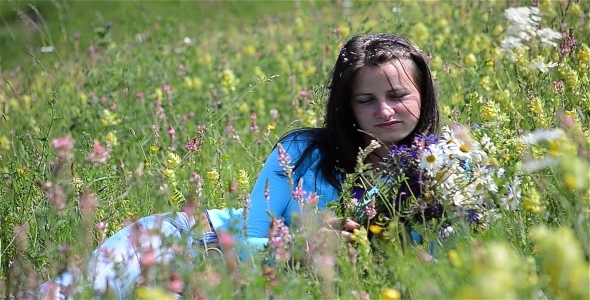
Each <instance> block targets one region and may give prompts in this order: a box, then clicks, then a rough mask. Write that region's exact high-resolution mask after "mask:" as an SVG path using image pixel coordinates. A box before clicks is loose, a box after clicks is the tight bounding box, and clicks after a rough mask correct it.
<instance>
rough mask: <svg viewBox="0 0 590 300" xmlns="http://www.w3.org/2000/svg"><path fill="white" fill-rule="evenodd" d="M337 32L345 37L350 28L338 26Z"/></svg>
mask: <svg viewBox="0 0 590 300" xmlns="http://www.w3.org/2000/svg"><path fill="white" fill-rule="evenodd" d="M338 31H340V34H341V35H342V36H344V37H347V36H348V35H349V34H350V28H348V26H346V25H342V26H340V27H339V28H338Z"/></svg>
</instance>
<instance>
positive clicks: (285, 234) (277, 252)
mask: <svg viewBox="0 0 590 300" xmlns="http://www.w3.org/2000/svg"><path fill="white" fill-rule="evenodd" d="M292 241H293V238H292V236H291V234H290V233H289V227H287V226H286V225H285V223H283V220H281V219H274V220H273V222H272V231H271V235H270V239H269V241H268V242H269V245H270V246H271V248H272V250H274V256H275V259H276V260H282V261H286V260H289V259H290V258H291V253H290V252H289V248H290V245H291V242H292Z"/></svg>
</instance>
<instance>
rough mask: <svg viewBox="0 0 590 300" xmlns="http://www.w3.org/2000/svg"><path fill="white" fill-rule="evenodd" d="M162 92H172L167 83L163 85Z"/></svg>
mask: <svg viewBox="0 0 590 300" xmlns="http://www.w3.org/2000/svg"><path fill="white" fill-rule="evenodd" d="M164 92H166V94H168V95H170V94H172V88H171V87H170V85H169V84H165V85H164Z"/></svg>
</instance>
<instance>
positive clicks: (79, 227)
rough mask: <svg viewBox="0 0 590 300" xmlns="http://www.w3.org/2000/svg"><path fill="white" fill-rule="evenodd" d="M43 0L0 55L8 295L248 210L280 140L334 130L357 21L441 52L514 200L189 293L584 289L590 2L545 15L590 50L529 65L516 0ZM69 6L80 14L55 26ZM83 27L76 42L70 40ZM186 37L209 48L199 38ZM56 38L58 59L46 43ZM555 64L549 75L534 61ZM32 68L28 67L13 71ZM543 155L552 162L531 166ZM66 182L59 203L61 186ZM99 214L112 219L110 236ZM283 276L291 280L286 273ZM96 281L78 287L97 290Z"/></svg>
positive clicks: (457, 111) (442, 78)
mask: <svg viewBox="0 0 590 300" xmlns="http://www.w3.org/2000/svg"><path fill="white" fill-rule="evenodd" d="M47 3H48V2H43V3H42V4H43V11H42V13H43V15H44V18H46V20H51V22H49V21H48V22H47V23H45V24H46V26H47V29H46V28H45V25H41V27H40V28H39V29H35V28H33V29H30V30H29V31H30V34H29V35H26V34H24V32H25V31H24V30H25V29H24V28H23V27H22V24H20V22H21V21H20V20H19V19H15V18H14V15H12V16H11V15H10V14H9V13H6V10H5V8H6V7H7V6H6V5H7V2H2V3H1V4H2V6H1V8H2V12H1V13H2V16H3V18H4V20H5V23H6V24H9V26H8V27H2V28H3V29H2V34H3V36H4V39H3V40H2V41H3V43H2V49H0V50H2V54H1V55H2V57H3V59H2V63H3V69H2V72H1V74H2V76H3V80H2V81H0V175H1V177H0V218H1V219H0V224H1V225H0V297H3V296H5V295H2V294H3V293H5V292H6V291H8V292H15V293H16V292H19V291H24V290H29V289H35V288H36V287H37V286H38V284H39V283H40V282H43V281H45V280H48V279H50V278H53V277H54V276H55V274H56V273H57V272H58V271H59V270H60V269H61V268H63V267H65V266H76V267H80V268H85V266H86V265H85V261H84V259H85V258H87V257H88V256H89V255H90V253H91V251H92V250H94V249H95V248H96V247H97V245H99V244H100V241H102V239H103V238H104V237H107V236H109V235H111V234H113V233H114V232H116V231H117V230H118V229H120V228H122V227H123V226H125V224H127V223H128V222H132V221H134V220H137V219H138V218H141V217H143V216H147V215H150V214H154V213H159V212H165V211H175V210H179V209H180V208H181V207H183V205H184V204H186V201H187V199H189V197H191V196H192V197H195V199H197V201H198V204H199V205H200V207H199V209H203V208H217V207H222V206H228V207H240V206H242V205H243V202H244V201H243V199H244V193H247V192H248V191H249V190H250V189H251V187H252V185H253V184H254V181H255V178H256V174H257V173H258V172H259V171H260V168H261V165H262V163H263V162H264V160H265V159H266V157H267V155H268V153H269V152H270V149H271V148H272V146H273V145H274V143H275V142H276V141H277V140H278V139H279V137H280V136H282V135H283V134H284V133H285V132H287V131H289V130H291V129H293V128H297V127H303V126H320V125H321V123H322V119H321V117H322V111H323V109H324V105H325V95H326V89H325V88H326V87H325V85H324V84H325V83H326V79H327V77H328V76H329V73H330V69H331V68H332V65H333V62H334V59H335V58H336V55H338V53H339V49H340V45H341V44H342V43H343V42H344V41H345V40H346V39H347V38H348V37H350V36H351V35H354V34H357V33H364V32H394V33H397V34H400V35H405V36H408V37H409V38H410V39H411V40H412V41H414V42H415V43H416V45H417V46H418V47H419V48H421V49H422V50H423V51H424V52H425V53H426V54H427V55H428V56H429V57H430V59H431V61H430V65H431V69H432V72H433V75H434V77H435V79H436V83H437V86H438V89H439V91H440V93H439V94H440V97H439V99H440V107H441V114H442V116H443V119H444V123H445V124H452V122H458V123H460V124H463V125H465V126H466V127H469V128H473V129H472V130H471V133H472V134H473V136H474V137H475V138H481V136H482V135H483V134H486V135H487V136H489V137H490V139H491V143H492V144H493V145H494V146H495V148H496V149H495V150H493V148H494V147H489V149H486V150H488V151H490V152H491V156H492V157H493V162H494V163H495V164H497V166H499V167H502V168H504V169H505V170H506V173H505V175H504V176H503V177H501V178H497V184H498V185H499V186H500V190H499V191H498V193H496V194H494V195H492V196H491V197H492V198H493V200H495V201H498V202H500V203H501V199H500V198H501V196H502V195H504V194H505V193H506V192H507V191H508V190H509V189H508V185H509V184H510V185H512V188H514V189H513V190H514V191H516V192H520V193H517V194H516V196H515V198H514V199H515V202H514V207H512V208H511V209H508V208H506V207H505V206H503V207H504V208H502V209H499V210H498V211H497V213H498V219H497V220H495V221H493V222H491V223H490V225H489V226H488V227H487V228H479V229H478V230H470V229H469V228H464V229H465V230H460V229H463V228H462V227H461V226H462V224H460V223H457V224H456V225H457V231H456V233H455V235H453V236H452V238H449V239H447V240H444V241H442V240H440V239H439V238H438V232H437V230H436V228H434V229H433V228H430V226H419V225H415V227H416V228H415V229H416V230H419V231H420V232H421V233H423V235H424V237H425V238H426V239H427V241H426V243H424V244H411V243H410V244H407V243H404V241H403V240H398V239H395V238H394V239H393V240H389V241H387V242H388V243H387V244H386V246H385V247H384V246H383V245H381V246H375V248H373V249H372V250H371V249H370V248H369V247H368V245H369V244H368V243H363V242H364V241H365V240H364V237H365V236H364V235H363V232H360V233H359V236H358V241H357V242H356V243H354V244H353V246H354V248H355V249H357V250H358V251H360V252H359V253H360V254H359V256H358V257H357V262H356V263H355V262H353V261H352V259H351V258H350V252H349V251H348V250H349V249H347V248H346V245H345V244H344V243H338V242H333V243H331V244H330V245H329V246H330V247H328V248H326V249H323V248H322V250H323V251H322V252H315V251H312V253H311V257H309V256H308V257H307V258H308V261H307V264H305V265H299V266H297V265H296V266H295V267H288V266H286V264H282V263H279V264H276V265H269V264H267V263H266V262H265V260H264V259H263V258H266V257H268V256H269V255H272V253H261V258H260V259H259V258H257V259H256V261H255V264H254V266H242V267H243V268H240V269H239V270H238V271H237V270H235V269H233V268H231V266H227V265H225V264H210V262H208V261H205V260H203V261H197V262H195V269H194V270H190V271H187V272H182V273H181V274H176V275H178V276H179V277H180V278H181V280H183V282H184V283H185V286H186V287H187V290H186V295H187V297H195V298H196V295H197V294H199V293H204V294H206V295H208V296H210V297H212V298H214V297H220V298H232V297H233V293H234V292H235V291H236V290H239V291H240V295H242V296H243V298H256V299H259V298H268V297H269V295H272V296H273V297H274V296H276V297H277V298H289V299H291V298H297V299H299V298H336V297H340V298H344V299H348V298H355V297H354V296H350V297H349V295H353V292H355V293H356V294H357V295H359V298H364V297H363V296H361V295H363V293H368V294H370V295H371V298H379V295H381V294H382V293H383V292H385V293H384V294H385V296H384V297H383V298H385V299H396V298H397V295H398V294H397V293H401V297H402V298H404V299H406V298H407V299H410V298H418V299H422V298H445V299H446V298H486V297H487V298H537V297H547V298H564V299H566V298H582V299H587V298H588V289H587V283H588V268H589V265H588V257H589V254H590V249H588V245H589V244H590V232H589V231H588V228H589V226H590V214H589V212H590V209H589V207H590V203H589V202H588V199H589V196H590V194H589V187H588V180H587V179H588V173H589V171H588V170H589V165H590V162H589V157H588V150H587V149H588V145H589V144H590V130H589V129H588V128H590V126H589V123H588V120H590V98H589V97H588V95H590V75H589V74H590V47H589V45H590V25H589V24H588V23H587V22H586V21H585V20H587V19H588V13H589V12H590V7H589V5H588V3H587V2H583V1H582V2H580V3H574V2H572V3H570V4H569V5H567V4H564V3H561V2H546V1H541V4H540V9H541V11H542V21H541V24H540V25H541V26H542V27H553V28H560V27H559V26H560V24H572V26H574V25H573V24H578V25H579V26H578V25H576V26H574V33H575V37H576V39H577V41H578V44H577V45H576V46H575V47H573V49H571V51H570V52H569V53H567V54H565V55H563V56H562V57H561V58H560V55H561V54H560V52H559V48H554V47H548V46H544V45H541V44H540V42H539V39H538V38H533V39H532V40H531V41H529V42H525V43H526V45H527V48H526V49H523V50H520V51H516V52H515V53H512V54H513V55H514V57H511V54H510V53H505V52H502V51H501V49H500V48H501V42H502V40H504V39H505V38H506V37H507V36H508V31H507V27H508V26H509V24H508V22H507V20H506V19H505V17H504V15H503V13H504V11H505V10H506V9H507V8H508V6H507V5H508V4H507V3H505V2H502V1H496V2H495V3H486V2H479V1H458V2H447V1H438V2H434V1H432V2H422V3H417V2H413V1H407V2H395V3H390V2H380V1H376V2H371V1H359V2H353V3H352V7H350V8H347V7H344V6H343V5H342V4H338V3H327V2H318V3H315V4H314V3H307V2H306V3H304V4H302V7H301V8H300V9H294V8H293V7H294V4H293V3H290V2H277V3H275V2H272V3H271V2H223V3H194V2H183V1H178V2H145V3H143V4H142V5H144V11H143V12H142V11H140V10H139V9H138V7H139V6H140V5H139V4H138V3H137V2H134V3H130V2H121V1H119V2H90V3H85V2H81V1H74V2H69V3H70V4H71V7H70V8H67V9H66V6H65V3H68V2H59V3H60V4H62V3H63V5H62V6H61V7H62V8H61V10H55V9H53V8H54V7H55V5H54V4H52V3H51V2H49V4H47ZM527 3H528V2H527ZM13 4H14V3H13ZM13 4H9V5H13ZM90 4H92V5H90ZM18 5H20V7H21V8H23V7H25V6H23V5H22V3H19V4H18ZM85 5H86V6H85ZM519 5H525V4H524V3H520V4H519ZM392 8H395V9H392ZM97 11H100V15H102V17H98V16H97V14H96V12H97ZM400 11H401V13H400ZM59 12H61V13H62V14H63V15H64V16H67V18H65V19H64V20H62V21H59V18H58V13H59ZM158 15H159V16H161V18H158ZM204 16H210V18H211V21H210V22H204V21H203V19H204ZM108 22H112V23H113V25H112V27H111V28H110V29H109V34H110V35H108V36H103V37H100V36H99V34H98V33H97V32H96V31H95V30H97V29H104V26H105V24H107V23H108ZM5 28H7V30H4V29H5ZM76 31H80V32H81V38H80V41H79V42H76V41H74V40H73V39H72V37H73V34H74V33H75V32H76ZM98 31H100V30H98ZM64 32H65V33H64ZM138 33H139V34H143V35H144V37H145V39H144V40H143V41H138V40H137V38H136V35H137V34H138ZM12 37H14V39H12ZM17 37H18V39H17ZM185 37H191V38H194V39H195V41H196V42H195V43H193V44H185V43H184V42H183V39H184V38H185ZM21 38H22V39H21ZM62 38H63V39H62ZM44 39H45V41H49V40H52V41H53V42H55V43H56V45H55V46H56V49H57V51H56V52H54V53H46V54H43V53H39V52H38V51H37V50H36V49H37V48H36V47H38V46H40V45H42V44H43V43H42V42H43V41H44ZM4 41H8V42H9V43H8V44H7V43H4ZM90 44H92V45H94V48H95V51H94V55H90V53H88V50H87V48H88V46H89V45H90ZM5 47H7V48H5ZM24 48H30V49H31V54H32V56H34V58H33V57H31V56H30V55H28V54H26V53H23V50H22V49H24ZM5 51H9V52H5ZM10 51H11V52H10ZM6 53H12V54H10V55H9V56H8V57H10V58H12V57H13V55H14V57H15V60H14V61H12V60H10V61H9V60H7V59H6V56H5V55H6ZM17 58H18V59H17ZM36 59H38V61H37V60H36ZM555 61H559V65H558V66H557V67H553V68H550V69H548V70H547V72H541V71H539V70H537V69H534V68H531V64H532V63H535V62H542V63H545V64H548V63H549V62H555ZM13 62H14V64H13ZM4 63H6V64H7V65H6V66H5V65H4ZM17 64H18V65H22V66H23V68H21V69H20V70H14V71H12V72H10V71H8V70H12V67H14V66H16V65H17ZM9 66H10V67H9ZM7 82H8V83H7ZM9 84H10V85H9ZM168 88H169V89H170V91H171V93H170V94H168V93H167V92H166V89H168ZM303 91H305V93H302V92H303ZM304 95H307V96H304ZM253 116H256V118H255V120H256V124H253V121H252V119H253ZM200 125H201V126H200ZM202 125H204V127H203V126H202ZM253 125H257V126H258V128H259V131H255V130H253V129H252V128H254V126H253ZM171 128H173V129H175V135H174V137H172V136H171V135H170V134H169V133H168V130H169V129H171ZM203 128H205V130H204V131H203ZM475 128H478V129H475ZM555 128H561V130H562V131H563V132H564V135H563V136H561V137H560V138H556V139H552V140H550V141H548V142H541V143H538V144H537V145H526V144H525V143H524V139H523V135H524V134H526V133H528V132H530V131H533V130H536V129H546V130H550V129H555ZM65 136H71V138H72V139H73V141H74V146H73V148H72V149H70V150H67V149H66V150H67V151H66V154H70V152H69V151H71V155H72V156H71V157H70V156H69V155H65V156H64V154H63V153H61V154H60V153H58V152H59V151H58V149H56V148H55V147H54V141H56V140H58V139H60V138H63V137H65ZM238 137H239V138H238ZM193 138H203V144H202V145H201V149H200V151H199V152H198V153H195V152H189V151H187V150H186V149H185V143H186V142H187V141H189V140H192V139H193ZM95 142H97V143H99V144H100V145H102V146H105V145H107V143H108V144H109V147H108V152H109V154H110V158H109V159H108V160H106V162H104V163H92V162H90V161H88V157H89V153H91V152H92V151H93V149H94V144H95ZM58 155H62V157H65V159H64V160H61V161H60V160H58V159H57V157H58ZM543 158H551V159H555V161H556V165H554V166H552V167H549V168H545V169H543V170H539V171H536V172H527V171H524V170H523V169H522V166H523V164H526V163H530V162H534V161H537V160H538V161H544V160H543ZM56 166H57V168H56ZM517 177H518V178H519V181H520V183H519V184H516V183H515V180H516V178H517ZM198 178H201V179H202V182H201V181H199V180H197V179H198ZM246 179H247V180H246ZM199 182H200V184H198V183H199ZM58 188H59V189H63V191H64V197H63V198H62V197H55V196H52V194H51V192H54V193H55V192H56V191H59V190H58ZM91 194H92V195H93V196H95V197H96V199H97V200H98V201H97V202H96V206H95V207H93V208H92V209H91V211H90V213H86V214H85V213H83V209H82V204H84V205H86V204H92V202H93V199H92V198H90V197H89V195H91ZM180 195H184V197H182V196H180ZM271 195H272V191H271ZM60 205H64V206H63V207H61V206H60ZM303 217H305V218H307V217H309V218H317V217H318V216H317V215H313V216H308V215H305V216H303ZM101 222H102V223H101ZM101 224H107V225H108V226H107V227H106V229H100V226H99V227H98V228H97V225H101ZM305 224H306V225H308V227H305V226H304V229H305V230H303V231H301V230H299V231H296V229H295V228H293V230H294V231H295V232H293V234H294V235H295V237H296V240H298V241H300V240H301V239H308V240H309V239H320V240H321V239H323V238H325V237H323V236H321V235H320V233H319V231H318V230H314V229H317V228H315V227H314V226H316V225H317V224H315V223H314V222H310V223H305ZM433 226H434V225H433ZM401 227H403V226H402V224H397V223H393V224H392V227H391V228H388V231H387V233H388V234H389V236H393V237H396V236H400V235H399V234H397V231H396V230H399V229H400V228H401ZM371 242H374V243H378V242H379V241H375V240H373V241H371ZM429 242H434V243H436V244H437V245H438V247H437V250H436V251H435V252H433V255H434V257H435V258H436V259H437V260H438V263H430V262H427V261H425V259H424V255H423V254H424V251H425V250H426V249H427V248H428V246H429V245H430V244H429ZM66 246H67V247H66ZM300 246H301V244H296V245H294V246H293V247H294V248H293V249H294V250H293V254H294V256H298V257H306V256H305V255H307V254H305V253H306V252H305V249H304V248H300ZM318 249H319V248H318ZM378 250H382V252H381V251H378ZM331 262H334V263H335V265H334V266H333V267H332V265H331V264H330V263H331ZM182 264H183V265H184V264H186V262H182ZM263 267H267V268H266V269H263ZM155 274H156V275H158V276H161V278H160V281H159V283H158V285H157V288H156V289H154V290H147V291H146V290H145V289H141V288H140V289H138V291H137V293H136V294H137V295H138V297H139V296H141V297H139V298H142V297H144V296H145V294H146V293H147V294H148V296H153V297H156V296H160V297H161V296H164V294H162V293H166V288H165V283H166V282H167V281H168V280H170V278H171V277H170V274H169V273H168V272H164V271H162V272H156V273H155ZM176 275H175V276H176ZM271 275H272V276H275V278H276V280H277V282H278V283H279V284H277V285H273V284H271V283H272V276H271ZM216 278H217V279H219V280H220V282H222V284H219V285H216V284H215V279H216ZM208 280H211V281H208ZM81 285H82V286H83V285H84V284H83V283H82V284H81ZM83 293H84V294H83V295H82V297H80V298H86V297H84V296H88V297H89V294H90V293H91V292H90V291H88V290H84V291H83ZM165 295H167V294H165ZM388 297H389V298H388Z"/></svg>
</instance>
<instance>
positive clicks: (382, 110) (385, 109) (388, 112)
mask: <svg viewBox="0 0 590 300" xmlns="http://www.w3.org/2000/svg"><path fill="white" fill-rule="evenodd" d="M377 113H378V115H379V117H382V118H385V119H389V118H390V117H391V116H392V115H393V114H394V113H395V111H394V110H393V107H391V106H389V105H388V104H387V102H385V101H382V102H381V101H380V102H379V107H378V111H377Z"/></svg>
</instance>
